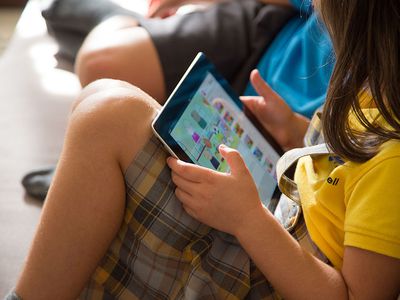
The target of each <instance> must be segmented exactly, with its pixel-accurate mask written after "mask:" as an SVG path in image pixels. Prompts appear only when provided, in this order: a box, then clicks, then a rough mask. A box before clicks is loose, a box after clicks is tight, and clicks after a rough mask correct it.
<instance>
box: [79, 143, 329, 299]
mask: <svg viewBox="0 0 400 300" xmlns="http://www.w3.org/2000/svg"><path fill="white" fill-rule="evenodd" d="M167 156H168V153H167V152H166V151H165V150H164V148H163V146H162V144H161V143H160V142H159V141H158V140H157V139H156V138H155V137H154V136H153V137H152V138H151V139H150V141H149V142H148V143H147V145H146V146H145V147H144V148H143V150H142V151H141V152H140V153H139V154H138V155H137V157H136V158H135V159H134V161H133V162H132V164H131V165H130V167H129V168H128V170H127V172H126V174H125V184H126V209H125V216H124V220H123V223H122V225H121V228H120V230H119V232H118V235H117V236H116V238H115V239H114V241H113V242H112V243H111V245H110V247H109V249H108V251H107V253H106V254H105V256H104V258H103V259H102V261H101V262H100V263H99V265H98V267H97V269H96V271H95V272H94V274H93V276H92V278H91V279H90V281H89V282H88V284H87V286H86V288H85V289H84V291H83V292H82V294H81V299H280V298H281V297H280V296H279V294H278V293H277V292H275V290H274V288H273V287H272V286H271V285H270V284H269V282H268V281H267V279H266V278H265V277H264V276H263V274H262V273H261V272H260V271H259V270H258V268H257V267H256V266H255V264H254V263H253V262H252V260H251V259H250V257H249V256H248V255H247V253H246V252H245V251H244V250H243V249H242V247H241V246H240V245H239V243H238V242H237V240H236V239H235V238H234V237H232V236H230V235H228V234H225V233H222V232H220V231H217V230H215V229H212V228H210V227H208V226H206V225H204V224H202V223H200V222H198V221H196V220H195V219H193V218H191V217H190V216H189V215H188V214H186V212H185V211H184V210H183V208H182V206H181V204H180V202H179V201H178V200H177V199H176V197H175V194H174V190H175V186H174V184H173V183H172V181H171V176H170V169H169V168H168V166H167V165H166V158H167ZM292 235H293V237H294V238H295V239H296V240H298V242H299V243H300V244H301V246H302V247H303V248H305V249H307V250H308V251H309V252H311V253H312V254H313V255H315V256H316V257H318V258H320V259H321V260H324V261H327V260H326V258H325V256H324V255H323V254H322V253H321V252H320V251H319V249H318V248H317V247H316V245H315V244H314V243H313V242H312V241H311V239H310V237H309V235H308V232H307V229H306V226H305V223H304V220H301V221H300V222H299V223H298V225H297V226H296V229H295V230H294V231H293V233H292Z"/></svg>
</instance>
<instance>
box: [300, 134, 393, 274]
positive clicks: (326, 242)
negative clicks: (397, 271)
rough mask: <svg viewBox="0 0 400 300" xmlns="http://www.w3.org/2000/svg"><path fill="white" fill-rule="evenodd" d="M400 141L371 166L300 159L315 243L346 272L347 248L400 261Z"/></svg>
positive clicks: (303, 197)
mask: <svg viewBox="0 0 400 300" xmlns="http://www.w3.org/2000/svg"><path fill="white" fill-rule="evenodd" d="M399 172H400V141H388V142H386V143H385V144H383V145H382V148H381V151H380V152H379V153H378V154H377V155H376V156H375V157H373V158H372V159H370V160H369V161H367V162H365V163H354V162H345V163H344V164H342V165H340V164H338V163H336V161H335V159H334V158H333V157H332V156H328V155H326V156H320V157H317V158H315V157H314V158H313V159H312V158H311V157H309V156H308V157H304V158H302V159H300V161H299V163H298V166H297V169H296V173H295V181H296V183H297V185H298V189H299V193H300V197H301V203H302V208H303V212H304V218H305V221H306V224H307V228H308V230H309V233H310V235H311V238H312V239H313V241H314V242H315V243H316V245H317V246H318V247H319V248H320V249H321V250H322V252H323V253H324V254H325V255H326V256H327V257H328V258H329V260H330V261H331V262H332V264H333V265H334V267H335V268H337V269H341V267H342V263H343V254H344V247H345V246H353V247H357V248H361V249H365V250H369V251H373V252H376V253H380V254H384V255H387V256H391V257H395V258H399V259H400V182H399Z"/></svg>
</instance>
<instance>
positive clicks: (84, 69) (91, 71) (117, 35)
mask: <svg viewBox="0 0 400 300" xmlns="http://www.w3.org/2000/svg"><path fill="white" fill-rule="evenodd" d="M75 69H76V73H77V75H78V77H79V79H80V81H81V84H82V86H86V85H87V84H89V83H90V82H92V81H94V80H96V79H101V78H113V79H119V80H124V81H127V82H130V83H132V84H134V85H136V86H138V87H140V88H141V89H143V90H144V91H145V92H147V93H148V94H150V95H151V96H152V97H154V98H155V99H157V100H158V101H159V102H160V103H163V102H164V101H165V96H166V95H165V94H166V92H165V83H164V75H163V71H162V67H161V64H160V61H159V58H158V54H157V51H156V49H155V47H154V45H153V42H152V40H151V38H150V36H149V34H148V32H147V31H146V30H145V29H143V28H141V27H138V26H137V21H136V20H135V19H133V18H131V17H124V16H116V17H113V18H110V19H108V20H107V21H105V22H103V23H102V24H100V25H99V26H97V27H96V28H95V29H93V30H92V32H91V33H90V34H89V35H88V37H87V38H86V40H85V42H84V43H83V45H82V47H81V49H80V51H79V53H78V56H77V61H76V66H75Z"/></svg>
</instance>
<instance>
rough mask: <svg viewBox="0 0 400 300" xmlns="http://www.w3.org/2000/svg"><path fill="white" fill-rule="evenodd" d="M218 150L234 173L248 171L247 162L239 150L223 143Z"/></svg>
mask: <svg viewBox="0 0 400 300" xmlns="http://www.w3.org/2000/svg"><path fill="white" fill-rule="evenodd" d="M218 150H219V153H220V154H221V155H222V157H223V158H224V159H225V160H226V161H227V163H228V165H229V167H230V169H231V173H232V174H233V175H235V174H238V173H243V172H247V167H246V164H245V163H244V160H243V158H242V156H241V155H240V153H239V151H237V150H236V149H232V148H229V147H228V146H225V145H222V144H221V145H220V146H219V148H218Z"/></svg>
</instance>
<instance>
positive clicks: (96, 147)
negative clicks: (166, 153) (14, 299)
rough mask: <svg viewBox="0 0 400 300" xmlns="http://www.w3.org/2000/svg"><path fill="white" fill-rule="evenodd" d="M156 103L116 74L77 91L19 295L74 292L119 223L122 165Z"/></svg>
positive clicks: (145, 131)
mask: <svg viewBox="0 0 400 300" xmlns="http://www.w3.org/2000/svg"><path fill="white" fill-rule="evenodd" d="M158 107H159V105H158V103H157V102H156V101H154V100H153V99H152V98H151V97H149V96H148V95H146V94H145V93H143V92H142V91H140V90H139V89H136V88H134V87H133V86H131V85H129V84H126V83H123V82H118V81H111V80H102V81H97V82H95V83H93V84H91V85H89V86H88V87H87V88H86V89H85V90H84V91H83V92H82V95H81V97H80V99H78V101H77V103H76V105H75V106H74V109H73V113H72V114H71V119H70V125H69V127H68V131H67V135H66V140H65V145H64V149H63V152H62V155H61V159H60V162H59V166H58V168H57V171H56V175H55V178H54V182H53V184H52V186H51V188H50V191H49V194H48V197H47V199H46V203H45V206H44V209H43V213H42V216H41V220H40V223H39V227H38V230H37V232H36V236H35V238H34V241H33V244H32V247H31V249H30V253H29V255H28V258H27V261H26V264H25V266H24V269H23V272H22V274H21V276H20V279H19V282H18V284H17V287H16V291H17V293H18V294H19V295H20V296H21V297H23V298H24V299H25V298H26V299H74V298H75V299H76V298H77V296H78V295H79V293H80V292H81V290H82V288H83V287H84V285H85V283H86V281H87V280H88V279H89V277H90V275H91V274H92V272H93V271H94V269H95V267H96V265H97V263H98V261H99V260H100V259H101V258H102V256H103V255H104V253H105V252H106V250H107V248H108V246H109V244H110V242H111V241H112V240H113V238H114V237H115V235H116V233H117V231H118V229H119V227H120V224H121V221H122V217H123V213H124V206H125V187H124V178H123V173H124V171H125V170H126V169H127V167H128V165H129V163H130V162H131V160H132V158H133V157H134V155H135V154H136V153H137V152H138V151H139V150H140V149H141V148H142V147H143V145H144V144H145V143H146V141H147V140H148V139H149V137H150V135H151V130H150V125H149V124H150V122H151V120H152V118H153V117H154V115H155V112H156V110H157V108H158Z"/></svg>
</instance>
